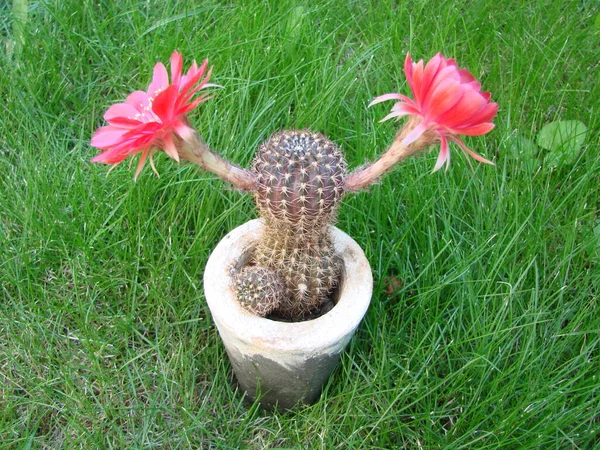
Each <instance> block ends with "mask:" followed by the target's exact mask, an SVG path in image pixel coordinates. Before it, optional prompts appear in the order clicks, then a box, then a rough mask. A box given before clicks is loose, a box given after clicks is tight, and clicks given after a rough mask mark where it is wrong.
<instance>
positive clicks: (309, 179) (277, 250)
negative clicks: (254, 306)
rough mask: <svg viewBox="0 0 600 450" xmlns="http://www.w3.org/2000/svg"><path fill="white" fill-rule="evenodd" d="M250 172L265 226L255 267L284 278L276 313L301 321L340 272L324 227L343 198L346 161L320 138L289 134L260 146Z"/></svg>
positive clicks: (275, 137)
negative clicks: (283, 294) (282, 298)
mask: <svg viewBox="0 0 600 450" xmlns="http://www.w3.org/2000/svg"><path fill="white" fill-rule="evenodd" d="M253 169H254V172H255V175H256V179H257V187H256V193H255V199H256V204H257V206H258V210H259V212H260V215H261V217H262V218H263V219H264V221H265V233H264V237H263V239H262V240H261V242H260V243H259V245H258V247H257V248H256V250H255V254H254V262H255V263H256V264H257V265H259V266H261V267H265V268H268V269H271V270H273V271H277V272H278V273H279V274H280V275H281V276H283V278H284V280H285V296H284V299H285V300H284V304H283V305H282V307H281V308H280V312H281V313H282V314H284V315H286V316H291V317H302V316H303V315H305V314H307V313H310V312H312V311H313V310H315V309H317V308H318V307H319V306H320V305H321V304H322V303H323V301H324V299H325V297H326V296H327V294H328V293H329V292H330V291H331V289H332V288H333V287H334V285H335V284H336V281H337V277H338V274H339V271H340V267H339V261H338V259H337V257H336V256H335V253H334V251H333V248H332V246H331V240H330V237H329V230H328V227H329V225H331V224H332V223H333V222H334V218H335V212H336V207H337V205H338V204H339V202H340V200H341V199H342V196H343V194H344V187H343V182H344V176H345V174H346V162H345V161H344V157H343V155H342V153H341V152H340V150H339V149H338V147H337V145H335V144H334V143H332V142H331V141H330V140H329V139H327V138H326V137H325V136H323V135H321V134H319V133H314V132H312V131H310V130H302V131H295V130H294V131H283V132H279V133H276V134H274V135H273V136H271V138H270V139H268V140H267V141H266V142H265V143H264V144H262V145H261V147H260V148H259V150H258V152H257V154H256V158H255V160H254V165H253Z"/></svg>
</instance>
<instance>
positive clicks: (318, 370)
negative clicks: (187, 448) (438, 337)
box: [204, 219, 373, 410]
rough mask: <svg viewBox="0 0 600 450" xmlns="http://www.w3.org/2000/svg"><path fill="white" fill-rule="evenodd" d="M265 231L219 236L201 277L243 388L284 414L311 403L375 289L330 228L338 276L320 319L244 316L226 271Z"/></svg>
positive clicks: (356, 251)
mask: <svg viewBox="0 0 600 450" xmlns="http://www.w3.org/2000/svg"><path fill="white" fill-rule="evenodd" d="M262 229H263V225H262V221H261V220H260V219H256V220H251V221H250V222H247V223H245V224H244V225H241V226H239V227H238V228H236V229H235V230H233V231H231V232H230V233H229V234H228V235H227V236H225V237H224V238H223V239H222V240H221V242H219V244H218V245H217V247H216V248H215V250H214V251H213V252H212V254H211V255H210V258H209V260H208V263H207V265H206V270H205V273H204V292H205V295H206V300H207V302H208V307H209V308H210V311H211V314H212V316H213V319H214V321H215V323H216V325H217V329H218V330H219V334H220V335H221V338H222V340H223V343H224V344H225V348H226V350H227V354H228V355H229V359H230V360H231V365H232V366H233V370H234V372H235V375H236V378H237V380H238V382H239V384H240V386H241V388H242V389H243V390H244V391H246V392H247V394H248V396H249V398H250V400H254V399H255V398H256V397H259V398H260V403H261V405H262V406H263V407H266V408H272V407H277V408H279V409H282V410H283V409H288V408H291V407H293V406H294V405H296V404H297V403H299V402H302V403H306V404H311V403H314V402H315V401H316V400H317V399H318V398H319V395H320V393H321V390H322V388H323V385H324V383H325V382H326V381H327V378H328V377H329V375H330V374H331V372H332V371H333V369H334V368H335V366H336V364H337V363H338V361H339V358H340V354H341V352H342V351H343V350H344V348H345V347H346V345H347V344H348V342H349V341H350V338H351V337H352V335H353V334H354V331H355V330H356V328H357V327H358V325H359V323H360V321H361V320H362V318H363V316H364V315H365V313H366V311H367V308H368V307H369V302H370V300H371V293H372V289H373V277H372V274H371V267H370V265H369V262H368V261H367V259H366V257H365V255H364V253H363V251H362V249H361V248H360V247H359V246H358V244H357V243H356V242H355V241H354V240H353V239H352V238H350V237H349V236H348V235H347V234H345V233H344V232H342V231H340V230H339V229H337V228H335V227H331V235H332V241H333V244H334V246H335V250H336V252H337V254H338V256H340V257H341V258H342V260H343V262H344V270H343V271H342V275H341V279H340V283H339V286H338V288H336V293H334V301H336V305H335V307H334V308H333V309H331V311H329V312H328V313H326V314H324V315H323V316H321V317H319V318H317V319H313V320H308V321H305V322H295V323H287V322H278V321H273V320H269V319H265V318H262V317H258V316H255V315H253V314H251V313H249V312H247V311H246V310H244V309H243V308H242V307H241V306H240V305H239V303H238V301H237V299H236V295H235V292H234V290H233V288H232V285H233V283H232V279H231V275H230V268H231V267H236V268H238V269H239V268H241V267H243V266H244V264H246V262H247V261H248V260H249V258H250V255H251V253H252V250H253V248H254V247H255V243H256V242H257V240H258V239H259V238H260V236H261V232H262Z"/></svg>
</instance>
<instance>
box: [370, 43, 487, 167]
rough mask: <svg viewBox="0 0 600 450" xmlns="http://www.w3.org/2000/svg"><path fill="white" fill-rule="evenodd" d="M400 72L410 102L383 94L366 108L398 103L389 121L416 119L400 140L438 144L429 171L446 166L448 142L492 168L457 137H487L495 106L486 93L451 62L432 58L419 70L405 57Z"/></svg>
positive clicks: (450, 60) (408, 57)
mask: <svg viewBox="0 0 600 450" xmlns="http://www.w3.org/2000/svg"><path fill="white" fill-rule="evenodd" d="M404 72H405V74H406V79H407V81H408V85H409V86H410V90H411V91H412V94H413V97H414V100H413V99H411V98H409V97H407V96H405V95H402V94H385V95H381V96H379V97H376V98H375V99H374V100H373V101H372V102H371V104H370V105H369V106H371V105H374V104H376V103H379V102H383V101H386V100H401V101H399V102H397V103H396V104H395V105H394V106H393V107H392V111H391V113H390V114H388V115H387V116H385V117H384V118H383V119H382V120H381V121H382V122H383V121H384V120H388V119H391V118H392V117H402V116H406V115H412V116H413V117H416V118H418V119H419V121H418V124H417V125H416V127H415V128H414V129H413V130H412V131H411V132H410V133H409V134H408V135H407V136H406V137H405V138H404V142H403V144H404V145H409V144H411V143H412V142H415V141H416V140H417V139H419V138H420V137H421V136H423V135H424V134H425V133H427V135H433V136H435V137H436V141H439V142H440V144H441V145H440V154H439V156H438V159H437V162H436V164H435V167H434V169H433V171H434V172H435V171H436V170H438V169H440V168H441V167H442V165H444V163H445V164H446V167H447V166H448V165H449V164H450V152H449V150H448V140H450V141H452V142H455V143H456V144H458V146H459V147H460V148H461V149H463V150H464V151H465V152H466V153H468V154H469V155H471V156H472V157H473V158H475V159H476V160H477V161H481V162H484V163H488V164H493V163H492V162H490V161H488V160H487V159H485V158H483V157H482V156H480V155H478V154H477V153H474V152H473V151H471V150H470V149H469V148H468V147H467V146H466V145H465V144H464V142H463V141H462V140H461V139H460V138H459V137H458V135H466V136H480V135H483V134H486V133H488V132H489V131H490V130H492V128H494V124H493V123H491V120H492V119H493V118H494V116H495V115H496V112H497V111H498V104H497V103H493V102H490V93H489V92H481V91H480V89H481V84H480V83H479V82H477V80H476V79H475V77H473V75H471V74H470V73H469V72H468V71H467V70H465V69H459V68H458V66H457V64H456V61H454V59H446V58H445V57H444V56H443V55H442V54H441V53H438V54H437V55H435V56H434V57H433V58H432V59H431V60H430V61H429V62H428V63H427V65H425V67H423V60H421V61H419V62H418V63H416V64H415V63H413V62H412V59H411V57H410V54H408V55H406V60H405V62H404Z"/></svg>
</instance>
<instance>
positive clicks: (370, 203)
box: [0, 0, 600, 449]
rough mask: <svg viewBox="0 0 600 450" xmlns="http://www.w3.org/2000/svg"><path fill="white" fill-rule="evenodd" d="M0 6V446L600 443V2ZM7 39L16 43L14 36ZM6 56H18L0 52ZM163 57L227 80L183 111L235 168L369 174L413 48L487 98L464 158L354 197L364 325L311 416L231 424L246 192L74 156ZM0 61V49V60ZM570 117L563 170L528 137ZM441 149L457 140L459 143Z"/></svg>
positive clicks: (428, 163) (409, 169)
mask: <svg viewBox="0 0 600 450" xmlns="http://www.w3.org/2000/svg"><path fill="white" fill-rule="evenodd" d="M11 11H12V9H11V6H10V5H4V4H2V5H0V14H1V15H2V16H1V19H2V20H1V22H0V42H2V47H1V48H0V59H1V61H2V66H1V67H2V70H0V100H1V101H0V204H1V205H2V209H1V211H0V217H1V221H0V255H2V257H1V258H0V296H1V297H2V302H0V441H1V442H2V443H3V444H4V447H3V448H8V449H13V448H14V449H20V448H23V449H29V448H65V449H66V448H69V449H70V448H152V447H160V448H173V449H174V448H223V449H235V448H251V449H263V448H276V447H285V448H307V449H317V448H324V449H325V448H326V449H336V448H339V449H347V448H357V449H358V448H360V449H363V448H365V449H366V448H374V449H396V448H404V449H422V448H423V449H430V448H431V449H433V448H447V449H463V448H464V449H498V448H502V449H517V448H527V449H530V448H531V449H533V448H543V449H591V448H595V447H596V446H598V445H600V421H599V420H598V416H599V409H600V406H599V405H600V398H599V396H600V379H599V376H598V373H599V371H598V369H599V367H600V354H599V351H600V350H599V345H600V342H599V341H600V319H599V315H598V309H597V308H598V297H599V286H600V254H599V252H600V244H599V236H598V235H599V230H600V228H599V225H600V222H599V220H600V213H599V210H598V208H599V206H600V205H599V203H598V198H599V194H600V192H599V190H600V189H599V187H598V186H599V184H600V183H599V182H600V158H598V150H599V148H598V144H599V141H598V136H599V131H600V121H599V103H598V98H599V97H600V89H599V86H600V85H599V82H598V70H599V68H598V53H597V51H598V42H599V40H600V31H599V30H598V29H597V28H594V21H595V20H596V18H597V15H598V14H599V12H600V11H599V10H598V5H597V4H596V2H592V1H582V0H581V1H579V0H578V1H575V0H567V1H563V2H558V1H548V0H546V1H540V2H529V1H525V0H517V1H515V2H510V3H498V2H495V3H494V2H487V1H483V0H473V1H466V0H462V1H455V2H441V1H439V2H436V1H434V2H432V1H421V0H415V1H411V2H392V1H386V0H382V1H376V2H367V1H353V2H347V1H341V0H340V1H337V0H336V1H333V0H332V1H323V2H319V3H316V2H307V3H300V2H292V1H281V2H258V1H255V2H239V4H238V2H231V3H222V2H216V1H202V2H177V1H174V0H172V1H171V0H170V1H153V0H150V1H144V2H142V1H135V0H123V1H120V2H110V1H97V2H90V1H79V0H78V1H75V0H66V1H50V0H47V1H39V2H34V1H31V2H30V3H29V11H28V14H27V15H26V18H27V22H26V23H20V24H18V26H13V17H12V12H11ZM13 30H20V31H18V33H22V36H21V37H19V36H16V37H15V36H13V35H12V33H13ZM15 40H16V41H17V42H21V43H22V44H23V45H22V46H21V47H20V48H19V51H18V52H12V51H9V49H11V48H12V47H13V45H14V42H15ZM175 48H176V49H179V50H180V51H181V52H182V53H183V54H184V57H185V58H186V61H188V62H189V60H190V59H191V58H196V59H197V60H201V59H203V58H204V57H209V58H210V60H211V63H212V64H213V65H214V78H213V80H214V81H215V82H217V83H219V84H222V85H223V86H224V87H225V88H224V89H221V90H219V91H218V92H217V94H216V96H215V98H214V99H212V100H211V101H209V102H207V103H205V104H203V105H202V107H201V108H199V110H198V112H197V113H194V114H193V116H192V117H191V121H192V122H193V124H194V125H195V126H196V127H197V128H198V129H199V130H201V133H202V134H203V136H204V137H205V139H206V140H207V141H208V142H209V144H210V145H211V146H212V147H213V148H215V149H219V151H220V152H221V153H222V154H223V155H225V156H226V157H228V158H230V159H232V160H234V161H236V162H238V163H239V164H242V165H246V164H248V163H249V161H250V160H251V158H252V154H253V152H254V150H255V149H256V147H257V145H258V144H259V143H260V142H262V140H264V139H265V138H266V137H268V136H269V135H270V134H271V133H273V132H275V131H278V130H279V129H281V128H289V127H310V128H313V129H315V130H318V131H321V132H323V133H326V134H328V136H329V137H330V138H331V139H333V140H334V141H336V142H337V143H339V144H340V145H341V146H342V148H343V149H344V151H345V153H346V155H347V160H348V162H349V164H350V165H351V167H357V166H359V165H361V164H362V163H364V161H365V160H367V159H373V158H374V157H375V156H376V155H377V154H378V153H380V152H381V151H382V150H383V149H384V148H385V146H386V145H387V144H388V143H389V142H390V140H391V138H392V136H393V134H394V130H395V125H394V124H393V123H391V122H386V123H385V124H379V123H377V121H378V120H379V119H380V118H381V117H383V116H384V115H385V114H386V112H387V107H388V106H389V105H386V106H381V107H379V106H378V107H374V108H372V109H367V108H366V105H367V104H368V103H369V102H370V100H371V99H372V98H373V97H374V96H375V95H379V94H382V93H387V92H392V91H401V92H404V93H406V92H407V86H406V84H405V81H404V78H403V75H402V73H401V66H402V62H403V59H404V56H405V54H406V52H407V51H410V52H411V54H412V55H413V56H414V57H415V58H416V59H420V58H425V59H428V58H430V57H431V56H433V54H435V53H436V52H438V51H442V52H443V53H444V54H446V55H448V56H453V57H455V58H456V59H457V60H458V61H459V63H460V65H461V66H464V67H467V68H469V69H470V70H471V71H472V72H473V73H474V74H475V76H476V77H477V78H478V79H480V80H482V82H483V86H484V88H485V89H486V90H489V91H491V92H492V93H493V98H494V100H495V101H497V102H498V103H499V104H500V113H499V115H498V117H497V119H496V124H497V127H496V129H495V130H494V131H493V132H492V133H491V134H489V135H488V136H485V137H483V138H476V139H469V140H468V142H469V144H470V145H471V146H472V148H474V149H475V150H476V151H478V152H480V153H481V154H483V155H485V156H486V157H489V158H494V159H495V161H496V166H495V167H488V166H480V165H478V166H473V167H471V166H470V165H469V164H468V163H467V161H466V159H465V158H464V157H462V155H459V152H456V151H455V152H454V155H455V156H454V157H453V162H452V166H451V168H450V170H449V171H448V172H447V173H444V172H443V171H442V172H441V173H436V174H433V175H431V174H430V173H429V172H430V171H431V168H432V167H433V165H434V162H435V158H436V152H435V151H434V152H433V153H432V154H430V155H428V156H424V157H421V158H418V159H415V160H412V161H410V162H408V163H407V164H405V165H404V166H403V167H401V168H398V169H397V170H396V171H395V172H394V173H392V174H389V175H388V176H387V177H385V178H384V179H383V180H382V181H381V183H380V184H379V185H377V186H374V187H372V188H371V189H370V192H368V193H361V194H358V195H353V196H349V197H347V198H346V200H345V202H344V205H343V207H342V208H341V211H340V215H339V222H338V226H339V227H340V228H341V229H343V230H344V231H346V232H347V233H349V234H350V235H351V236H353V237H354V238H355V239H356V240H357V241H358V242H359V243H360V245H361V246H362V247H363V249H364V250H365V252H366V254H367V257H368V258H369V260H370V261H371V265H372V268H373V274H374V277H375V292H374V296H373V301H372V305H371V308H370V310H369V312H368V314H367V316H366V318H365V320H364V321H363V323H362V325H361V327H360V328H359V330H358V332H357V335H356V336H355V338H354V339H353V341H352V342H351V345H350V346H349V348H348V351H347V352H346V353H345V354H344V355H343V358H342V361H341V364H340V366H339V367H338V368H337V370H336V371H335V373H334V374H333V376H332V378H331V379H330V381H329V383H328V384H327V386H326V388H325V391H324V393H323V396H322V397H321V399H320V401H319V402H318V403H316V404H315V405H314V406H311V407H307V408H299V409H298V410H297V411H294V412H293V413H289V414H279V413H270V412H264V411H262V410H260V409H258V408H257V406H256V405H250V406H248V405H245V404H244V403H243V401H242V396H241V394H240V393H239V392H238V391H237V390H236V387H235V384H234V382H233V376H232V372H231V367H230V365H229V362H228V360H227V358H226V355H225V352H224V349H223V347H222V344H221V343H220V340H219V337H218V334H217V332H216V330H215V327H214V326H213V324H212V323H211V318H210V314H209V312H208V309H207V307H206V304H205V302H204V298H203V292H202V284H201V279H202V273H203V266H204V264H205V262H206V260H207V258H208V255H209V254H210V252H211V249H212V248H213V247H214V246H215V245H216V243H217V242H218V241H219V239H220V238H221V237H223V236H224V235H225V234H226V233H227V231H228V230H230V229H231V228H233V227H235V226H237V225H239V224H241V223H243V222H245V221H246V220H248V219H250V218H253V217H254V214H255V213H254V210H253V206H252V201H251V199H250V198H248V197H244V196H242V195H240V194H239V193H237V192H234V191H232V190H230V189H227V188H226V187H224V186H223V184H222V183H221V182H220V181H218V180H216V179H215V177H213V176H211V175H209V174H206V173H202V172H200V171H198V170H197V169H195V168H194V167H191V166H186V165H182V166H177V165H175V164H173V163H172V162H171V161H168V160H167V158H165V157H162V158H161V157H158V158H157V166H158V170H159V172H160V173H161V177H160V178H156V177H155V176H154V175H153V174H152V173H151V171H149V170H146V171H145V172H144V173H143V174H142V176H141V177H140V178H139V180H138V181H137V183H133V181H132V178H133V170H134V169H133V167H127V164H123V165H122V166H120V167H118V168H117V169H115V170H114V171H113V172H111V174H110V175H108V176H106V172H107V170H106V168H105V167H102V166H98V165H94V164H91V163H89V159H90V158H91V157H92V156H93V155H95V154H96V150H95V149H93V148H91V147H90V146H89V139H90V136H91V134H92V133H93V131H94V130H95V129H96V128H97V127H98V126H100V125H101V124H102V114H103V112H104V111H105V109H106V108H107V107H108V106H109V105H110V104H112V103H115V102H118V101H121V100H122V99H123V98H124V97H125V95H126V94H127V93H128V92H130V91H131V90H133V89H139V88H144V87H145V86H146V84H147V83H148V82H149V79H150V74H151V69H152V67H153V65H154V64H155V63H156V62H157V61H164V62H167V61H168V56H169V55H170V53H171V52H172V50H173V49H175ZM5 49H6V51H5ZM555 120H579V121H582V122H583V123H585V125H586V126H587V127H588V134H587V139H586V141H585V143H584V145H583V147H582V148H581V149H580V151H578V152H577V155H576V157H575V159H574V161H572V162H571V163H569V164H564V165H561V166H559V167H556V168H554V167H551V166H550V165H548V164H546V163H545V160H544V152H545V151H544V150H541V149H537V150H536V151H537V152H538V153H539V154H536V157H537V159H538V160H539V164H535V165H533V166H531V165H528V164H525V162H526V161H525V159H526V158H527V155H524V149H523V148H521V147H520V145H521V143H522V138H526V139H531V140H533V141H535V139H536V136H537V133H538V132H539V130H540V129H541V127H543V126H544V125H545V124H547V123H549V122H552V121H555ZM454 150H456V149H454Z"/></svg>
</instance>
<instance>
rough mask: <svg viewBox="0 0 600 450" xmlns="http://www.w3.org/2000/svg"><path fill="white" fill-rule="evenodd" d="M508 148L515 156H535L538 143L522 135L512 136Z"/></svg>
mask: <svg viewBox="0 0 600 450" xmlns="http://www.w3.org/2000/svg"><path fill="white" fill-rule="evenodd" d="M508 149H509V152H510V154H511V155H512V156H514V157H515V158H533V157H535V155H536V154H537V152H538V147H537V145H535V143H534V142H533V141H532V140H531V139H528V138H526V137H524V136H521V135H516V136H512V137H511V139H510V143H509V146H508Z"/></svg>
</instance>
